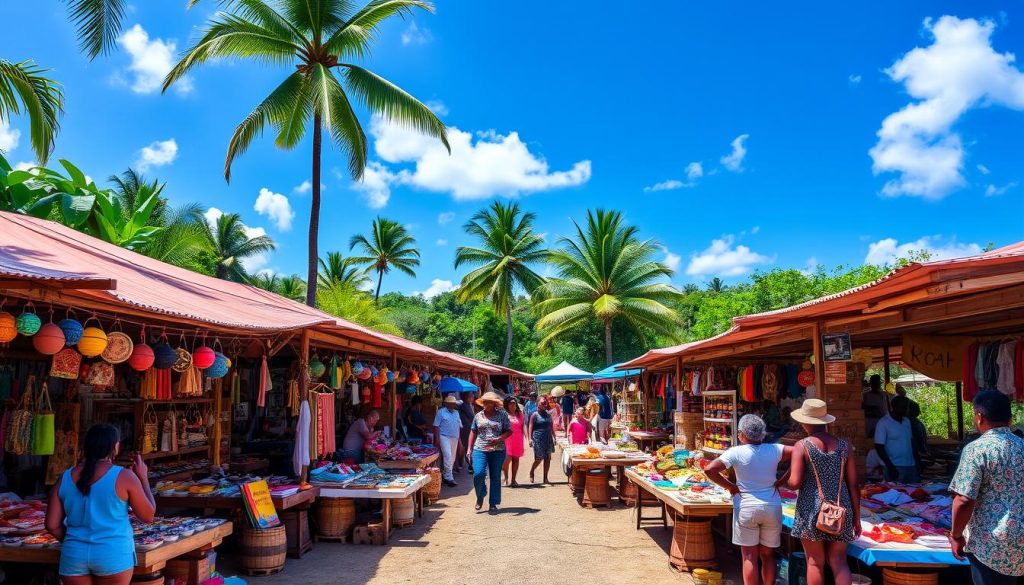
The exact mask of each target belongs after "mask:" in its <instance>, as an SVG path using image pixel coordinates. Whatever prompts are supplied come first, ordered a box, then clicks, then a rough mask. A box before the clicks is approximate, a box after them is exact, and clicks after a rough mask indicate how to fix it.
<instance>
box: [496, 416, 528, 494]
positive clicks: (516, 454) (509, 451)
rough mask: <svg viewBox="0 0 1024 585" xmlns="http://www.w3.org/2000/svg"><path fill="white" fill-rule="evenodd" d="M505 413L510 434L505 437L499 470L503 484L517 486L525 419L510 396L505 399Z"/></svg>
mask: <svg viewBox="0 0 1024 585" xmlns="http://www.w3.org/2000/svg"><path fill="white" fill-rule="evenodd" d="M505 413H506V414H508V422H509V423H511V424H512V435H511V436H509V437H508V438H507V439H505V463H504V464H503V465H502V467H501V471H502V474H503V475H504V476H505V485H507V486H509V487H519V482H517V481H516V475H517V474H518V473H519V458H520V457H522V456H523V452H524V451H525V450H526V420H525V419H524V418H523V411H522V410H520V408H519V403H518V402H517V401H516V399H515V398H513V397H511V396H509V397H508V398H506V399H505ZM510 471H511V473H510ZM510 476H511V481H510V479H509V477H510Z"/></svg>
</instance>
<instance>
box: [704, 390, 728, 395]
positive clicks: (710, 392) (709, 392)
mask: <svg viewBox="0 0 1024 585" xmlns="http://www.w3.org/2000/svg"><path fill="white" fill-rule="evenodd" d="M700 395H701V396H736V391H735V390H705V391H704V392H701V394H700Z"/></svg>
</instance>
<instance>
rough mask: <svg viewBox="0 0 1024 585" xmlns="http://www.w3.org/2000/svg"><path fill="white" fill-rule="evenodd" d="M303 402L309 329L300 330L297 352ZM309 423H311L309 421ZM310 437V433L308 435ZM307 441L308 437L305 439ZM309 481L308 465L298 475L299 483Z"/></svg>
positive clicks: (306, 395)
mask: <svg viewBox="0 0 1024 585" xmlns="http://www.w3.org/2000/svg"><path fill="white" fill-rule="evenodd" d="M303 400H309V329H303V330H302V345H301V349H300V351H299V403H300V404H301V403H302V401H303ZM310 422H311V423H312V422H313V421H310ZM309 428H310V431H312V430H313V425H312V424H310V427H309ZM310 434H311V435H312V432H311V433H310ZM306 440H307V441H308V440H309V437H307V438H306ZM313 451H314V449H312V448H311V449H310V450H309V452H310V453H311V454H312V452H313ZM308 479H309V464H308V463H307V464H306V465H303V466H302V473H301V474H300V475H299V481H301V482H302V483H306V481H308Z"/></svg>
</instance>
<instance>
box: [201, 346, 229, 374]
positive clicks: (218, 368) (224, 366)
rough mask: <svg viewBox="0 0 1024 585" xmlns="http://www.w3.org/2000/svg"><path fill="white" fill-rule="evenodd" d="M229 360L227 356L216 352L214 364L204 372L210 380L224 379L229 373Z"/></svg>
mask: <svg viewBox="0 0 1024 585" xmlns="http://www.w3.org/2000/svg"><path fill="white" fill-rule="evenodd" d="M228 369H229V368H228V358H227V356H226V355H224V354H222V353H220V352H219V351H218V352H216V355H215V357H214V358H213V364H211V365H210V367H209V368H206V371H205V372H204V373H205V374H206V376H207V377H208V378H214V379H216V378H223V377H224V376H226V375H227V373H228Z"/></svg>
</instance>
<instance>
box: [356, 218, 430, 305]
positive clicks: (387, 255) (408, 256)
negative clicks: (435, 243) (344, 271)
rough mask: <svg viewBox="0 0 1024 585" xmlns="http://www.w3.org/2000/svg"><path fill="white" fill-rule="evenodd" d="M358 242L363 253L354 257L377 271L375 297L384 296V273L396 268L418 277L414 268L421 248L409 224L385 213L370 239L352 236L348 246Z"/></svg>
mask: <svg viewBox="0 0 1024 585" xmlns="http://www.w3.org/2000/svg"><path fill="white" fill-rule="evenodd" d="M356 246H359V247H360V249H361V251H362V253H363V255H362V256H353V257H351V258H350V259H351V260H352V262H355V263H357V264H366V265H368V266H367V269H369V268H373V269H374V270H376V271H377V292H376V294H374V295H373V299H374V300H377V299H380V285H381V283H382V282H384V274H385V273H387V272H391V269H392V268H395V269H397V270H398V271H400V272H404V273H405V274H408V275H409V276H412V277H413V278H415V277H416V271H415V270H413V268H415V267H416V266H419V265H420V251H419V250H417V249H416V238H414V237H412V236H410V235H409V232H408V231H407V230H406V229H405V226H403V225H402V224H400V223H398V222H397V221H392V220H390V219H385V218H383V217H378V218H377V219H375V220H373V228H372V233H371V234H370V237H369V239H368V238H367V237H366V236H364V235H362V234H360V235H358V236H352V239H351V240H350V241H349V243H348V247H349V249H350V250H354V249H355V247H356Z"/></svg>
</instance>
